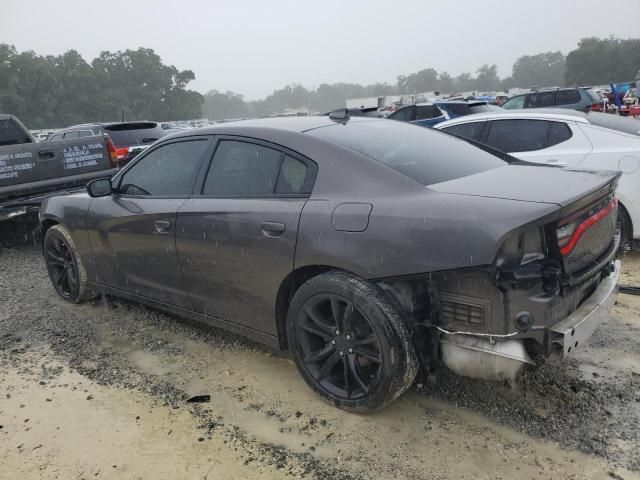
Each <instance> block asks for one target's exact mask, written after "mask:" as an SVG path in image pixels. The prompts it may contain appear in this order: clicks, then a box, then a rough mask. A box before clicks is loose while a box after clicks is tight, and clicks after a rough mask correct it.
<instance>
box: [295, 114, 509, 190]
mask: <svg viewBox="0 0 640 480" xmlns="http://www.w3.org/2000/svg"><path fill="white" fill-rule="evenodd" d="M307 134H308V135H312V136H315V137H319V138H322V139H324V140H326V141H329V142H331V143H334V144H337V145H340V146H343V147H345V148H348V149H350V150H353V151H355V152H358V153H360V154H362V155H365V156H367V157H369V158H371V159H372V160H375V161H377V162H380V163H382V164H384V165H386V166H388V167H389V168H392V169H393V170H396V171H397V172H400V173H401V174H403V175H405V176H407V177H409V178H411V179H413V180H415V181H416V182H419V183H421V184H422V185H425V186H426V185H433V184H436V183H440V182H446V181H448V180H454V179H456V178H460V177H466V176H467V175H473V174H475V173H480V172H484V171H486V170H490V169H493V168H498V167H501V166H503V165H505V164H506V163H505V162H504V161H503V160H501V159H500V158H498V157H497V156H494V155H492V154H490V153H487V152H485V151H484V150H481V149H479V148H477V147H474V146H473V145H471V144H469V143H467V142H466V141H464V140H461V139H459V138H455V137H453V136H451V135H445V134H444V133H443V132H438V131H434V130H431V129H427V128H423V127H418V126H415V125H407V124H404V123H399V122H385V121H374V120H372V121H367V122H349V123H347V124H346V125H333V126H330V127H324V128H317V129H315V130H310V131H308V132H307Z"/></svg>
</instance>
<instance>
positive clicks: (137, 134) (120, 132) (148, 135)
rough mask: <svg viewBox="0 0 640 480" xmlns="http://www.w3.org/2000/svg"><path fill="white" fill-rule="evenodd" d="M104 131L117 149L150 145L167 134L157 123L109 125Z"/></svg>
mask: <svg viewBox="0 0 640 480" xmlns="http://www.w3.org/2000/svg"><path fill="white" fill-rule="evenodd" d="M104 129H105V131H106V132H107V133H108V134H109V136H110V137H111V140H113V143H114V144H115V145H116V147H130V146H132V145H148V144H151V143H153V142H155V141H156V140H158V139H159V138H162V137H164V136H165V135H166V134H167V132H166V131H165V130H163V129H162V128H161V127H160V126H159V125H158V124H157V123H153V122H137V123H116V124H114V125H108V126H106V127H104Z"/></svg>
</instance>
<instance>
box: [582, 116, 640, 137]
mask: <svg viewBox="0 0 640 480" xmlns="http://www.w3.org/2000/svg"><path fill="white" fill-rule="evenodd" d="M587 120H589V122H591V124H592V125H597V126H599V127H604V128H610V129H611V130H618V131H619V132H624V133H631V134H633V135H640V121H638V120H636V119H635V118H630V117H620V116H618V115H613V114H611V113H601V112H589V113H588V114H587Z"/></svg>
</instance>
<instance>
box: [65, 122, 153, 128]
mask: <svg viewBox="0 0 640 480" xmlns="http://www.w3.org/2000/svg"><path fill="white" fill-rule="evenodd" d="M130 123H131V124H135V123H155V124H156V125H160V123H159V122H153V121H151V120H133V121H130V122H93V123H80V124H78V125H70V126H68V127H65V128H62V129H61V130H72V129H76V128H92V127H105V128H109V127H113V126H115V125H127V124H130Z"/></svg>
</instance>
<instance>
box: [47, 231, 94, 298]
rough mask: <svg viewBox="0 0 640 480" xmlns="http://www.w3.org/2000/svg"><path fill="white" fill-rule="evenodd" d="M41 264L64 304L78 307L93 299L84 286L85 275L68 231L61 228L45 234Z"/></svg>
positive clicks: (88, 289)
mask: <svg viewBox="0 0 640 480" xmlns="http://www.w3.org/2000/svg"><path fill="white" fill-rule="evenodd" d="M43 253H44V260H45V263H46V264H47V271H48V273H49V279H50V280H51V284H52V285H53V288H54V289H55V290H56V293H57V294H58V295H59V296H60V297H61V298H62V299H63V300H65V301H67V302H70V303H80V302H84V301H86V300H90V299H91V298H95V297H96V293H95V292H93V291H92V290H91V289H90V288H89V285H88V282H87V271H86V270H85V268H84V265H83V263H82V259H81V258H80V255H79V254H78V250H77V249H76V246H75V243H73V239H72V238H71V234H70V233H69V231H68V230H67V229H66V228H65V227H63V226H62V225H54V226H53V227H51V228H49V229H48V230H47V233H46V234H45V236H44V241H43Z"/></svg>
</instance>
